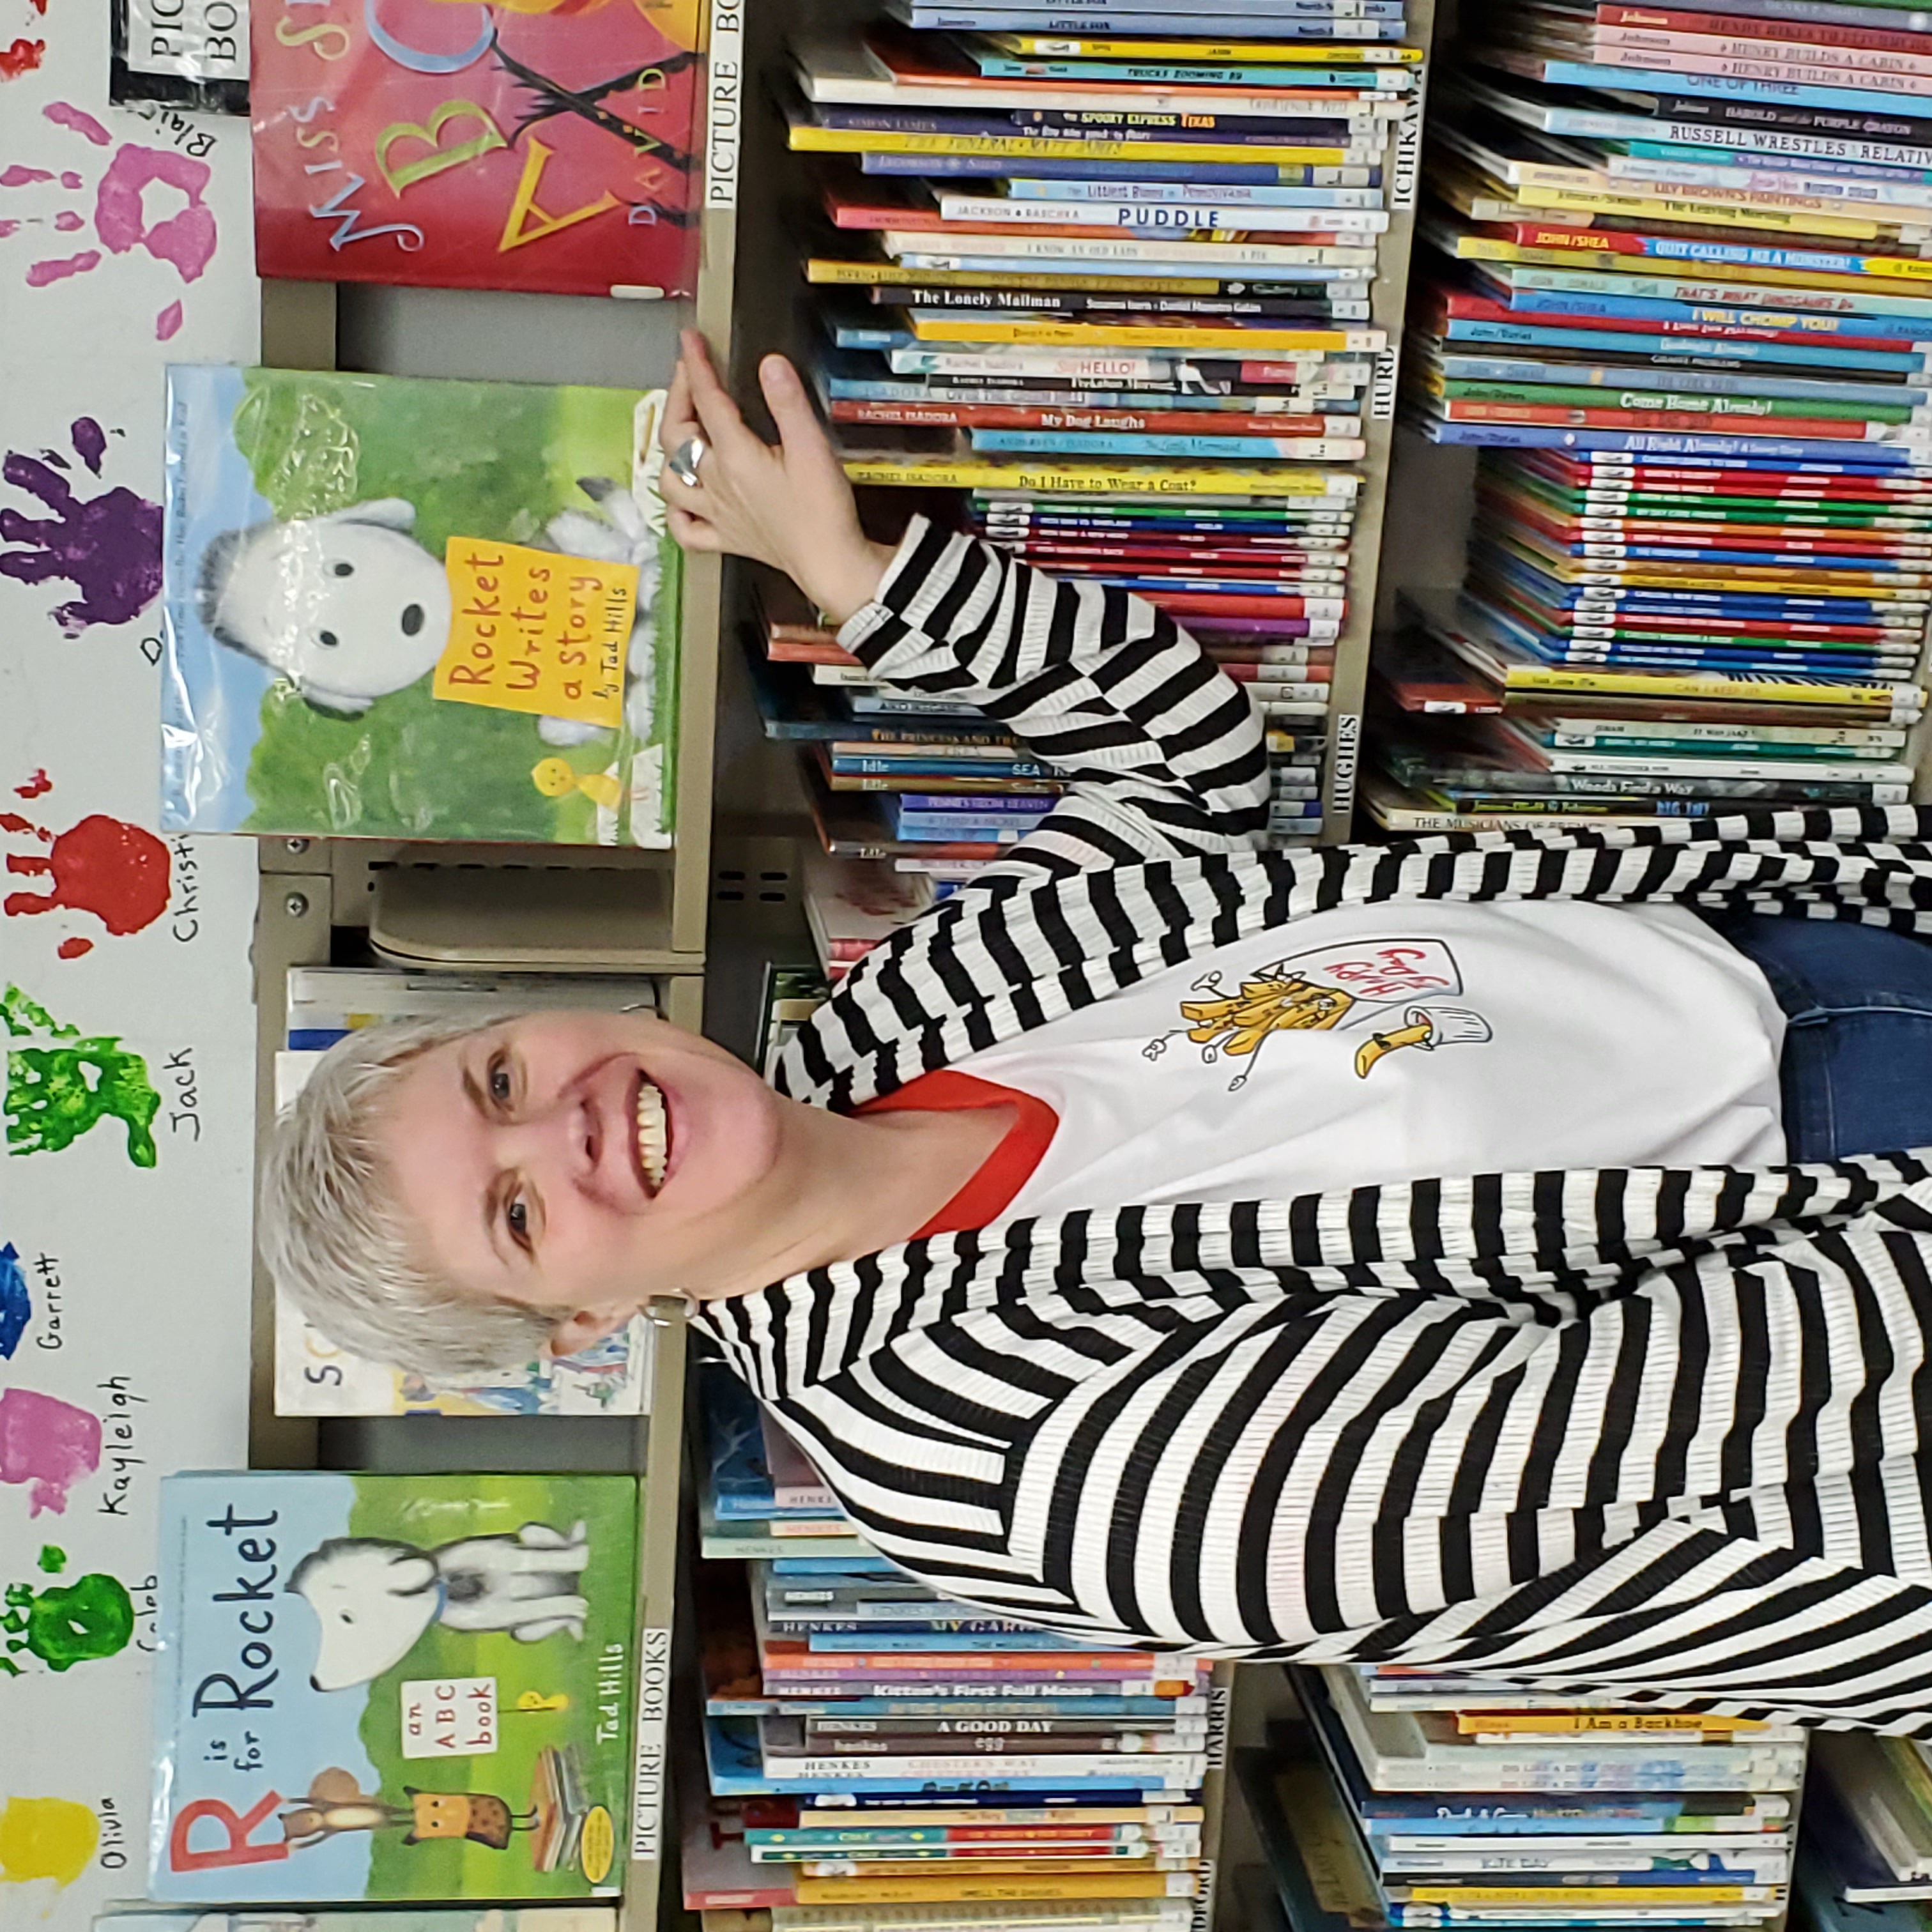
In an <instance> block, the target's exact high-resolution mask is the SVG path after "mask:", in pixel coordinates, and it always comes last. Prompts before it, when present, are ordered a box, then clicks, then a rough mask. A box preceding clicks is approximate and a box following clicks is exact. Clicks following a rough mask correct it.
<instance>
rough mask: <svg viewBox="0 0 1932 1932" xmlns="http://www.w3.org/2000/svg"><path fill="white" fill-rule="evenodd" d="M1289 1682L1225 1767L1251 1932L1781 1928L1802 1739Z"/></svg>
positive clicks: (1326, 1671)
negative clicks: (1263, 1862)
mask: <svg viewBox="0 0 1932 1932" xmlns="http://www.w3.org/2000/svg"><path fill="white" fill-rule="evenodd" d="M1291 1674H1292V1677H1293V1679H1294V1684H1295V1695H1296V1698H1297V1700H1298V1703H1299V1705H1300V1707H1301V1712H1302V1713H1303V1720H1302V1721H1297V1722H1294V1723H1286V1724H1278V1725H1277V1726H1275V1727H1273V1728H1272V1731H1271V1736H1270V1737H1269V1739H1268V1748H1265V1749H1262V1748H1256V1749H1253V1750H1250V1751H1245V1752H1243V1753H1240V1754H1237V1758H1236V1771H1237V1775H1238V1781H1239V1783H1240V1785H1241V1790H1243V1792H1244V1794H1245V1796H1246V1799H1247V1803H1248V1805H1249V1807H1250V1814H1251V1816H1252V1817H1253V1821H1254V1823H1255V1825H1256V1830H1257V1832H1258V1835H1259V1838H1260V1839H1261V1841H1262V1845H1263V1847H1264V1849H1265V1853H1266V1856H1267V1858H1268V1877H1269V1880H1270V1885H1269V1886H1268V1889H1269V1890H1271V1891H1272V1892H1273V1894H1274V1896H1273V1897H1272V1898H1271V1899H1265V1900H1262V1901H1260V1904H1261V1906H1262V1907H1265V1909H1257V1911H1256V1913H1255V1914H1254V1915H1253V1920H1252V1922H1253V1924H1255V1925H1256V1927H1257V1928H1258V1932H1259V1928H1261V1927H1270V1926H1281V1925H1288V1926H1292V1927H1293V1928H1294V1932H1340V1927H1343V1926H1345V1925H1346V1926H1349V1927H1354V1928H1356V1932H1374V1928H1382V1927H1403V1926H1433V1925H1445V1924H1469V1925H1484V1926H1490V1927H1499V1928H1500V1927H1529V1926H1562V1927H1604V1928H1608V1927H1619V1926H1626V1925H1634V1924H1670V1925H1679V1926H1742V1927H1766V1926H1770V1925H1773V1924H1778V1923H1779V1922H1781V1920H1782V1918H1783V1915H1784V1910H1785V1908H1786V1903H1787V1898H1788V1896H1789V1892H1790V1883H1791V1879H1792V1865H1793V1855H1794V1849H1795V1846H1794V1841H1795V1837H1796V1799H1795V1796H1794V1794H1795V1793H1796V1791H1797V1790H1798V1789H1799V1784H1800V1782H1801V1781H1802V1777H1803V1775H1804V1771H1805V1742H1804V1738H1805V1734H1804V1733H1803V1732H1802V1730H1799V1728H1797V1727H1795V1726H1790V1725H1779V1724H1770V1723H1766V1722H1763V1721H1754V1720H1749V1719H1739V1718H1725V1717H1707V1716H1702V1715H1688V1714H1685V1713H1681V1712H1672V1711H1666V1710H1660V1709H1655V1708H1645V1707H1642V1706H1616V1705H1613V1704H1598V1703H1589V1702H1584V1703H1577V1702H1576V1701H1574V1700H1564V1699H1562V1698H1559V1697H1535V1696H1533V1695H1530V1696H1526V1694H1524V1693H1523V1691H1521V1690H1520V1689H1512V1688H1507V1687H1503V1686H1498V1685H1487V1684H1485V1683H1484V1682H1483V1680H1482V1679H1480V1678H1472V1677H1469V1676H1451V1675H1448V1674H1445V1675H1442V1676H1434V1675H1431V1674H1430V1673H1428V1672H1427V1670H1421V1669H1417V1668H1414V1667H1409V1668H1403V1667H1373V1666H1329V1667H1324V1668H1322V1669H1321V1670H1295V1671H1294V1672H1292V1673H1291Z"/></svg>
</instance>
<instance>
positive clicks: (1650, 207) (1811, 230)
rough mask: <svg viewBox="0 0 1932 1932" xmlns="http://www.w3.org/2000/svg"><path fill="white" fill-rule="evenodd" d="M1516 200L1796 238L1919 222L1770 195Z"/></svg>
mask: <svg viewBox="0 0 1932 1932" xmlns="http://www.w3.org/2000/svg"><path fill="white" fill-rule="evenodd" d="M1514 193H1515V194H1516V196H1517V199H1520V200H1522V201H1525V202H1529V204H1530V205H1532V207H1537V208H1579V209H1581V208H1588V209H1589V211H1591V212H1592V214H1621V215H1628V216H1634V217H1637V219H1639V220H1644V219H1648V220H1652V221H1679V222H1685V223H1689V224H1691V226H1697V227H1703V226H1709V225H1710V224H1712V223H1721V224H1722V225H1724V226H1731V227H1745V228H1769V229H1774V230H1776V229H1789V230H1790V231H1791V232H1792V233H1793V234H1798V235H1833V236H1841V237H1843V238H1844V239H1848V240H1852V241H1871V240H1875V239H1878V238H1879V237H1881V236H1883V237H1886V238H1890V237H1892V236H1896V235H1897V233H1899V232H1900V229H1903V228H1905V227H1907V226H1911V227H1913V228H1914V229H1915V232H1916V233H1924V229H1922V228H1920V227H1918V226H1917V224H1914V223H1902V222H1896V221H1879V220H1873V219H1872V218H1871V217H1870V216H1868V215H1864V214H1834V213H1832V212H1831V211H1829V210H1827V211H1818V210H1816V209H1813V208H1804V207H1798V206H1794V205H1793V204H1791V203H1790V202H1785V203H1784V204H1783V205H1780V204H1779V203H1778V202H1775V201H1772V200H1771V199H1770V198H1769V196H1767V197H1766V199H1765V200H1764V201H1763V202H1757V203H1754V204H1753V205H1751V206H1750V207H1748V208H1740V207H1738V206H1736V205H1730V206H1724V205H1715V206H1714V205H1710V204H1709V203H1706V202H1704V201H1703V200H1702V199H1700V197H1699V196H1696V195H1688V194H1687V195H1677V194H1667V195H1664V194H1631V193H1624V192H1622V191H1619V190H1616V189H1610V188H1598V187H1590V188H1575V187H1541V186H1538V185H1537V184H1534V183H1531V182H1526V183H1525V184H1523V186H1522V187H1520V188H1517V189H1516V190H1514Z"/></svg>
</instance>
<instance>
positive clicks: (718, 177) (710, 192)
mask: <svg viewBox="0 0 1932 1932" xmlns="http://www.w3.org/2000/svg"><path fill="white" fill-rule="evenodd" d="M744 129H745V11H744V4H743V0H711V51H710V54H709V59H708V63H707V65H706V72H705V98H704V205H705V206H706V208H719V209H730V208H736V206H737V205H738V143H739V139H740V137H741V136H742V134H743V133H744Z"/></svg>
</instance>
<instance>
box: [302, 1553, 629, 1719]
mask: <svg viewBox="0 0 1932 1932" xmlns="http://www.w3.org/2000/svg"><path fill="white" fill-rule="evenodd" d="M589 1561H590V1546H589V1543H588V1541H586V1538H585V1536H584V1527H583V1524H582V1523H574V1524H573V1525H572V1526H571V1529H570V1533H569V1534H568V1535H565V1534H563V1532H561V1531H559V1530H555V1529H551V1528H550V1526H549V1525H548V1524H547V1523H525V1524H524V1525H523V1528H522V1529H520V1530H518V1531H517V1533H516V1535H514V1536H472V1537H466V1538H463V1540H462V1541H460V1542H457V1543H446V1544H442V1545H441V1546H440V1547H438V1548H437V1549H434V1550H419V1549H418V1548H417V1547H416V1545H415V1544H412V1543H390V1542H386V1541H383V1539H381V1538H377V1537H357V1536H343V1537H332V1538H330V1539H329V1541H327V1542H326V1543H324V1544H321V1545H320V1547H317V1549H315V1550H312V1551H311V1552H310V1553H309V1554H308V1556H305V1557H304V1558H303V1559H302V1561H301V1562H299V1563H298V1564H297V1565H296V1567H295V1568H294V1570H293V1571H292V1572H290V1577H289V1581H288V1586H287V1587H288V1589H289V1590H290V1592H292V1593H293V1595H296V1596H299V1597H301V1598H303V1599H304V1600H305V1601H306V1602H307V1603H308V1606H309V1607H310V1608H311V1610H314V1612H315V1614H316V1616H317V1619H318V1621H319V1622H320V1624H321V1625H322V1640H321V1643H320V1645H319V1646H318V1647H317V1655H316V1664H315V1670H314V1673H313V1674H312V1675H311V1677H310V1679H309V1681H310V1682H311V1683H312V1684H313V1685H314V1686H315V1688H317V1690H318V1691H346V1690H347V1689H349V1688H350V1687H351V1686H352V1685H357V1684H367V1683H368V1682H371V1679H374V1678H377V1677H380V1676H381V1675H382V1674H383V1672H384V1671H386V1670H389V1669H390V1668H391V1667H392V1666H394V1665H395V1664H400V1663H401V1661H402V1660H403V1659H404V1658H405V1657H407V1655H409V1652H410V1649H411V1648H412V1646H413V1645H414V1644H415V1643H416V1640H417V1638H418V1637H421V1636H422V1634H423V1632H424V1631H426V1630H428V1628H429V1627H430V1625H431V1624H433V1623H438V1622H440V1623H443V1624H444V1625H447V1626H448V1627H449V1628H450V1629H452V1630H459V1631H508V1633H509V1634H511V1636H513V1637H515V1638H516V1639H517V1641H518V1642H519V1643H536V1642H537V1641H538V1640H539V1639H540V1638H543V1637H554V1636H556V1635H557V1634H559V1632H562V1633H567V1634H568V1635H569V1636H571V1637H574V1638H577V1639H581V1638H582V1637H583V1619H584V1617H585V1616H586V1614H587V1613H588V1611H589V1604H586V1602H585V1601H584V1599H583V1597H582V1596H581V1595H580V1594H579V1592H580V1589H581V1587H582V1576H583V1568H584V1566H585V1565H586V1564H587V1563H588V1562H589Z"/></svg>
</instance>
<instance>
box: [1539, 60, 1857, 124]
mask: <svg viewBox="0 0 1932 1932" xmlns="http://www.w3.org/2000/svg"><path fill="white" fill-rule="evenodd" d="M1534 65H1537V66H1538V67H1540V68H1541V75H1540V78H1541V80H1544V81H1545V82H1546V83H1548V84H1549V85H1550V86H1555V87H1593V88H1597V89H1604V88H1612V89H1616V88H1623V89H1627V90H1635V91H1637V92H1642V93H1646V94H1661V95H1665V96H1667V98H1670V99H1671V100H1673V101H1675V100H1676V99H1678V98H1681V97H1682V96H1684V95H1689V96H1690V97H1691V98H1692V99H1693V100H1709V101H1721V102H1730V103H1739V102H1742V103H1746V104H1750V105H1751V106H1754V107H1755V106H1757V105H1758V104H1766V105H1771V106H1777V107H1798V108H1811V109H1823V110H1827V111H1829V112H1832V113H1848V114H1854V115H1869V114H1870V113H1871V112H1872V111H1873V107H1872V101H1871V98H1870V95H1868V94H1867V93H1866V92H1863V91H1861V90H1860V89H1854V88H1848V87H1819V86H1802V85H1799V84H1798V83H1793V82H1789V81H1776V80H1740V79H1737V78H1735V77H1731V76H1728V75H1719V74H1671V73H1669V72H1667V71H1661V70H1658V69H1656V68H1620V67H1604V66H1599V65H1597V64H1596V63H1595V62H1589V61H1542V62H1536V63H1534Z"/></svg>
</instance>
